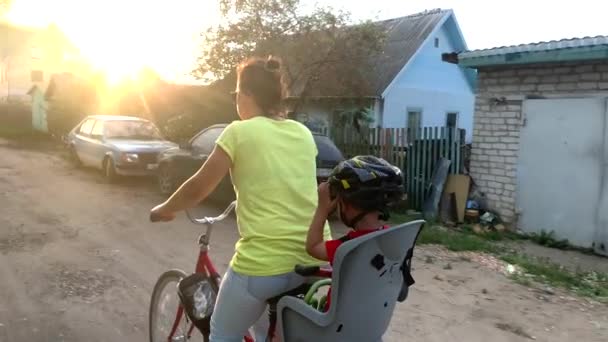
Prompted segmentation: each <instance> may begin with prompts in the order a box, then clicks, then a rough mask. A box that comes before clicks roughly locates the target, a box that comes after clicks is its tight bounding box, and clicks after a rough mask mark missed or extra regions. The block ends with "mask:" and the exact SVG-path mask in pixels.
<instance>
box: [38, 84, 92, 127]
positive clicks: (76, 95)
mask: <svg viewBox="0 0 608 342" xmlns="http://www.w3.org/2000/svg"><path fill="white" fill-rule="evenodd" d="M48 104H49V106H48V109H47V123H48V128H49V133H51V134H54V135H56V136H62V135H64V134H66V133H68V132H69V131H70V130H71V129H72V128H74V126H76V124H78V123H79V122H80V121H81V120H82V119H84V117H86V116H87V115H90V114H92V113H94V112H95V110H96V108H97V92H96V88H95V86H94V85H93V84H92V83H88V82H84V81H81V80H68V81H66V82H64V83H62V84H61V86H60V89H58V90H57V91H55V94H53V96H52V97H51V98H50V99H49V101H48Z"/></svg>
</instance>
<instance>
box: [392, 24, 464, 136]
mask: <svg viewBox="0 0 608 342" xmlns="http://www.w3.org/2000/svg"><path fill="white" fill-rule="evenodd" d="M452 32H454V33H452ZM455 32H456V23H455V22H454V20H453V19H452V18H450V19H448V20H447V21H446V23H445V24H444V25H443V26H442V28H441V29H440V30H438V31H437V33H436V34H435V35H433V36H431V37H430V39H428V41H427V42H426V43H425V45H424V46H423V47H422V49H421V50H420V51H419V53H418V55H416V56H415V57H414V59H413V60H412V61H411V62H410V64H409V65H408V67H407V69H406V71H405V72H403V73H401V74H400V75H399V76H398V77H397V79H396V80H395V82H394V84H393V85H392V86H391V87H390V88H389V90H388V92H387V94H385V95H386V96H385V99H384V115H383V122H382V125H383V127H405V126H406V124H407V110H408V108H415V109H421V110H422V125H423V126H443V125H445V120H446V114H447V112H458V113H459V115H458V127H460V128H464V129H465V130H466V133H467V135H466V140H467V142H471V140H472V130H473V111H474V103H475V94H474V90H473V89H472V87H471V83H470V82H469V81H468V79H467V77H471V76H474V74H472V73H474V72H473V71H471V70H465V69H462V68H460V67H459V66H457V65H455V64H450V63H446V62H443V61H442V60H441V54H442V53H446V52H454V51H458V50H460V49H463V48H464V45H463V44H462V42H460V40H459V39H457V37H455ZM435 38H438V39H439V47H438V48H437V47H435Z"/></svg>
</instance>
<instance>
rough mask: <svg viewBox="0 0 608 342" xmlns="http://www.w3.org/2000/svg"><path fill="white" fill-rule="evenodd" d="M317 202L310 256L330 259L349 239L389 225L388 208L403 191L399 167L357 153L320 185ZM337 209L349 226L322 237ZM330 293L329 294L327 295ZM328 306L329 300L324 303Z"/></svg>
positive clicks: (308, 243) (308, 242)
mask: <svg viewBox="0 0 608 342" xmlns="http://www.w3.org/2000/svg"><path fill="white" fill-rule="evenodd" d="M318 194H319V203H318V205H317V210H316V212H315V215H314V218H313V220H312V223H311V224H310V228H309V230H308V235H307V239H306V251H307V252H308V254H310V255H311V256H313V257H315V258H317V259H320V260H325V261H329V263H330V264H332V265H333V262H334V256H335V254H336V251H337V250H338V248H339V247H340V245H341V244H342V243H344V242H346V241H348V240H351V239H356V238H357V237H360V236H363V235H365V234H369V233H372V232H375V231H378V230H380V229H386V228H388V227H389V226H388V225H387V223H386V221H387V220H388V218H389V208H390V207H391V206H392V205H394V204H396V203H397V202H399V201H400V200H401V199H402V197H403V194H404V188H403V174H402V173H401V170H400V169H399V168H398V167H396V166H393V165H391V164H389V163H388V162H387V161H385V160H384V159H381V158H377V157H374V156H356V157H354V158H352V159H349V160H345V161H343V162H341V163H340V164H338V166H336V168H335V169H334V170H333V171H332V173H331V175H330V176H329V179H328V181H327V182H325V183H322V184H321V185H319V189H318ZM336 209H337V210H338V214H339V216H340V220H341V221H342V222H343V223H344V224H345V225H346V226H347V227H349V228H350V229H351V230H349V231H348V233H346V235H344V236H342V237H340V238H338V239H335V240H324V239H323V227H324V225H325V222H326V221H327V218H328V217H329V216H330V215H331V214H332V213H333V211H334V210H336ZM329 297H330V296H329V295H328V298H329ZM328 308H329V301H328V302H327V305H326V306H325V309H326V310H327V309H328Z"/></svg>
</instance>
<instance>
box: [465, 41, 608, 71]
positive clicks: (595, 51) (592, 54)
mask: <svg viewBox="0 0 608 342" xmlns="http://www.w3.org/2000/svg"><path fill="white" fill-rule="evenodd" d="M597 59H608V36H597V37H585V38H573V39H563V40H558V41H550V42H540V43H533V44H523V45H516V46H507V47H499V48H493V49H484V50H474V51H465V52H461V53H459V54H458V64H459V65H461V66H464V67H473V68H475V67H483V66H497V65H513V64H533V63H550V62H571V61H584V60H597Z"/></svg>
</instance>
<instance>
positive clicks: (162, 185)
mask: <svg viewBox="0 0 608 342" xmlns="http://www.w3.org/2000/svg"><path fill="white" fill-rule="evenodd" d="M174 187H175V179H174V178H173V173H172V172H171V167H170V166H169V165H167V164H161V165H160V167H159V168H158V190H159V191H160V193H161V194H163V195H170V194H172V193H173V190H174Z"/></svg>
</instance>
